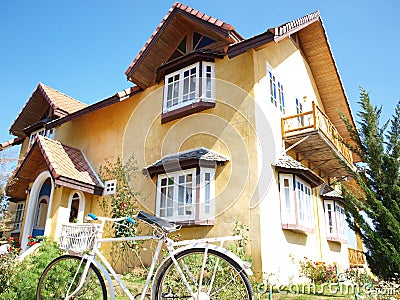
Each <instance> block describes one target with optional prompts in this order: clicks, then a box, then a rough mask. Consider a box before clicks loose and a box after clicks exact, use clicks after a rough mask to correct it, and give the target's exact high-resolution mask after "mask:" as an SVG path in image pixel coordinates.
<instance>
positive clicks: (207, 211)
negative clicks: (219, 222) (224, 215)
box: [199, 168, 215, 220]
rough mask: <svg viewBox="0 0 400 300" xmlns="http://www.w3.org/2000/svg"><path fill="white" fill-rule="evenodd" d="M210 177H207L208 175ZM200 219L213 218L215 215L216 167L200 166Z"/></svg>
mask: <svg viewBox="0 0 400 300" xmlns="http://www.w3.org/2000/svg"><path fill="white" fill-rule="evenodd" d="M207 175H209V178H208V179H207V178H206V177H208V176H207ZM199 190H200V205H199V210H200V211H199V218H200V220H213V219H214V218H215V217H214V216H215V169H212V168H200V184H199Z"/></svg>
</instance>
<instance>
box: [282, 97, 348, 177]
mask: <svg viewBox="0 0 400 300" xmlns="http://www.w3.org/2000/svg"><path fill="white" fill-rule="evenodd" d="M282 138H283V140H284V141H285V146H286V149H294V150H295V151H296V153H298V154H300V156H299V158H300V159H301V160H307V161H308V162H310V163H311V165H310V169H311V170H315V171H316V170H321V171H322V174H321V175H322V176H329V177H342V176H346V175H347V171H346V167H345V166H344V165H343V164H342V163H340V161H339V159H340V160H342V162H344V163H345V164H346V165H347V166H349V167H351V168H354V164H353V154H352V152H351V151H350V149H349V148H348V147H347V146H346V145H345V144H344V143H343V142H342V140H343V139H342V138H341V136H340V135H339V132H338V131H337V129H336V128H335V127H334V126H333V124H332V122H331V121H330V120H329V118H328V117H327V116H326V115H325V114H324V112H323V111H322V110H321V109H320V108H319V107H318V106H317V105H315V103H314V102H313V104H312V111H308V112H303V113H301V114H297V115H293V116H288V117H285V118H282ZM338 158H339V159H338Z"/></svg>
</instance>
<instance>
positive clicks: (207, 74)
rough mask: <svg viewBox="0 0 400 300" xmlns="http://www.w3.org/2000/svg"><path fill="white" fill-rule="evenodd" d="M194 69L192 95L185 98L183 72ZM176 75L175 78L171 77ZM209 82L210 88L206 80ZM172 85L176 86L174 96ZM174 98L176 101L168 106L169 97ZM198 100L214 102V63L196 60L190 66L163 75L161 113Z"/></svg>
mask: <svg viewBox="0 0 400 300" xmlns="http://www.w3.org/2000/svg"><path fill="white" fill-rule="evenodd" d="M207 68H211V70H210V71H207ZM192 69H195V85H194V87H195V88H194V91H192V92H191V93H193V92H194V97H193V98H190V99H187V100H185V99H184V96H185V95H186V94H185V93H184V84H183V81H184V80H185V78H184V77H183V76H184V73H185V72H186V71H190V70H192ZM175 76H178V77H179V78H178V79H177V80H174V79H173V78H174V77H175ZM171 78H172V82H171V83H169V80H170V79H171ZM208 81H209V83H210V90H209V89H207V82H208ZM171 85H172V86H173V87H172V91H171V96H172V97H171V98H168V90H169V87H170V86H171ZM174 86H177V95H176V97H175V96H174V94H173V93H174ZM175 98H176V103H175V104H172V105H170V106H169V107H168V102H169V101H170V100H171V99H175ZM199 100H201V101H204V102H215V64H214V63H212V62H197V63H194V64H192V65H190V66H187V67H185V68H183V69H180V70H178V71H175V72H173V73H170V74H168V75H166V76H165V80H164V96H163V113H167V112H170V111H173V110H176V109H179V108H181V107H185V106H188V105H190V104H193V103H195V102H198V101H199Z"/></svg>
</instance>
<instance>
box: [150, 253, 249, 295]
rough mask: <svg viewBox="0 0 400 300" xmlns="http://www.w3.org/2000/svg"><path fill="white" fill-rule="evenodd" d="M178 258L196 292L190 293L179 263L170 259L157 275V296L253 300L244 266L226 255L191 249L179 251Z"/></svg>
mask: <svg viewBox="0 0 400 300" xmlns="http://www.w3.org/2000/svg"><path fill="white" fill-rule="evenodd" d="M175 259H176V261H177V262H178V263H179V265H180V266H182V267H181V269H182V270H185V274H184V275H185V277H187V279H189V278H190V280H189V282H190V286H191V289H192V290H193V292H194V294H193V296H191V295H190V293H189V292H188V288H187V287H186V286H185V284H184V283H183V281H184V280H182V277H181V275H180V274H179V273H178V271H177V268H176V266H175V265H174V263H173V262H172V260H169V261H167V262H166V264H165V267H164V268H162V269H161V270H162V272H161V274H160V275H159V277H157V278H156V280H157V281H159V282H158V283H157V285H156V288H155V293H156V299H159V300H160V299H209V300H210V299H211V300H216V299H218V300H248V299H253V294H252V290H251V286H250V283H249V281H248V279H247V276H246V274H245V273H244V272H243V269H242V268H240V267H239V266H237V265H235V264H234V262H233V261H232V260H231V258H229V257H227V256H226V255H225V254H223V253H220V252H217V251H214V250H211V249H209V250H207V249H205V248H199V249H188V250H186V251H183V252H182V253H178V254H177V255H176V257H175ZM189 274H190V275H189ZM157 295H158V296H157Z"/></svg>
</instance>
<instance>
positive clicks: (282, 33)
mask: <svg viewBox="0 0 400 300" xmlns="http://www.w3.org/2000/svg"><path fill="white" fill-rule="evenodd" d="M320 19H321V14H320V12H319V11H316V12H313V13H311V14H308V15H306V16H304V17H301V18H298V19H295V20H292V21H290V22H287V23H284V24H282V25H280V26H277V27H275V29H274V33H275V41H277V40H278V39H280V38H283V37H286V36H288V35H290V34H292V33H294V32H297V31H299V30H300V29H302V28H304V27H306V26H308V25H309V24H310V23H312V22H315V21H317V20H320Z"/></svg>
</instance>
